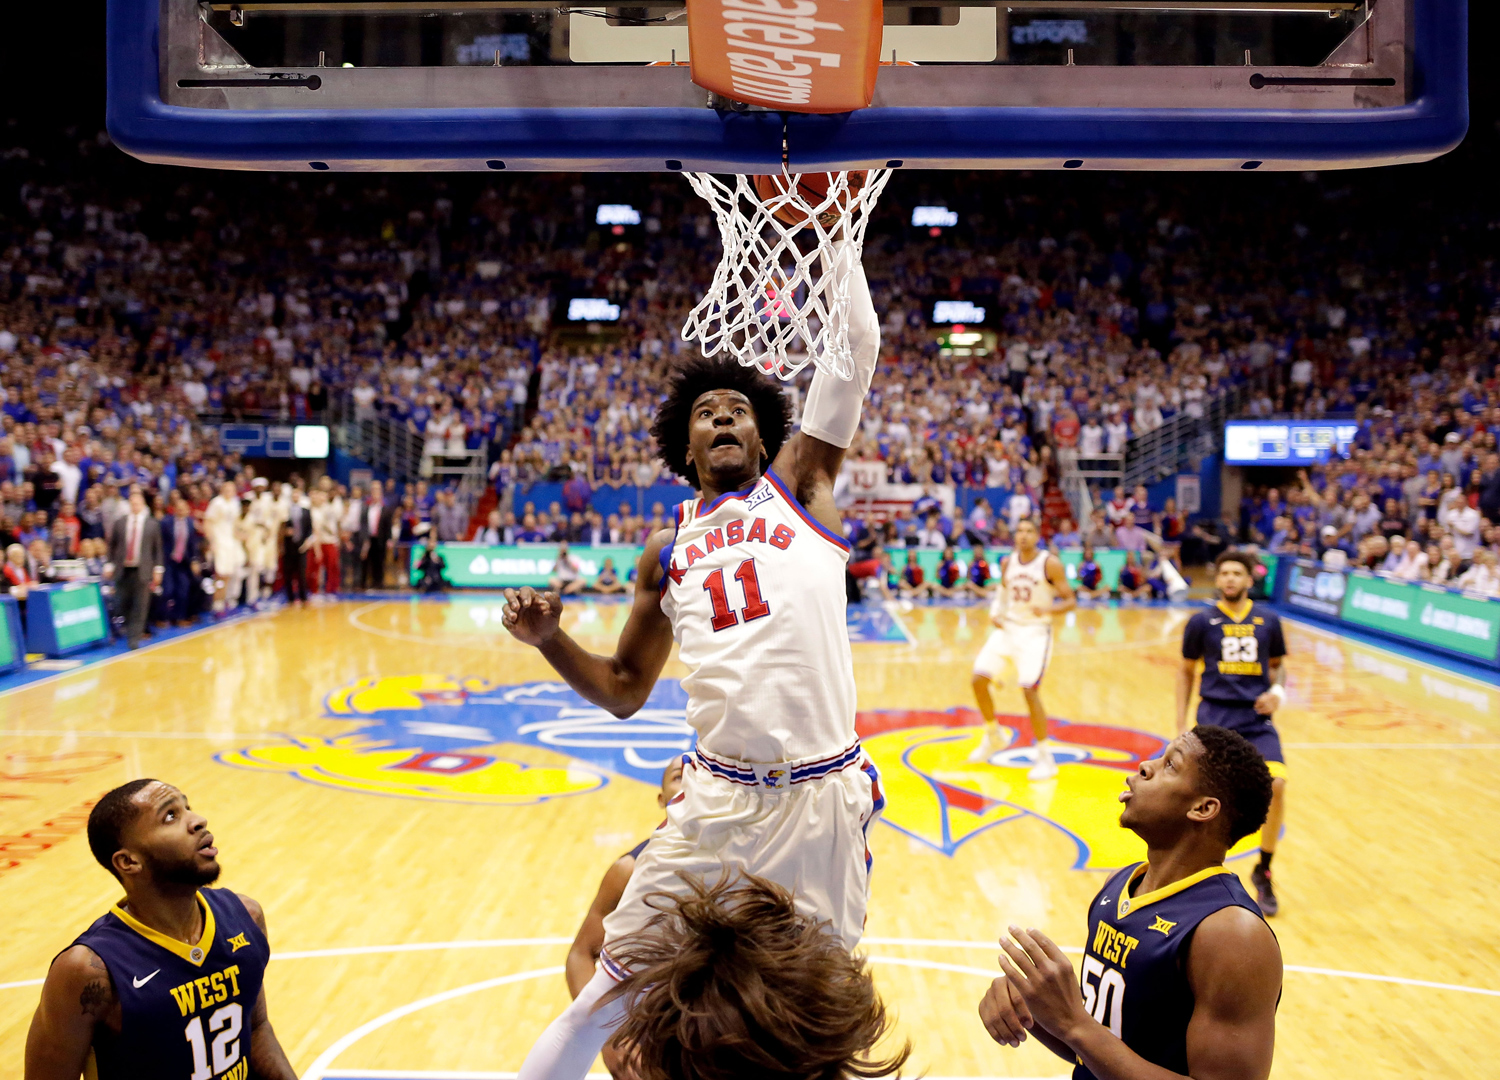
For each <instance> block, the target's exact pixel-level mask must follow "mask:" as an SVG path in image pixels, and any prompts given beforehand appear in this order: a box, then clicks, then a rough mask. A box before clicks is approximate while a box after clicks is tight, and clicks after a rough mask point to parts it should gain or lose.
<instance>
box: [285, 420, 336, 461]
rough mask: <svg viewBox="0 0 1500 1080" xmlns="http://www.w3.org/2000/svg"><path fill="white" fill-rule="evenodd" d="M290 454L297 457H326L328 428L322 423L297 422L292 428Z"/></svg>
mask: <svg viewBox="0 0 1500 1080" xmlns="http://www.w3.org/2000/svg"><path fill="white" fill-rule="evenodd" d="M292 456H293V457H298V458H326V457H327V456H328V428H327V427H325V426H324V425H323V424H298V425H297V426H296V427H294V428H293V429H292Z"/></svg>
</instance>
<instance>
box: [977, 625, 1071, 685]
mask: <svg viewBox="0 0 1500 1080" xmlns="http://www.w3.org/2000/svg"><path fill="white" fill-rule="evenodd" d="M1051 657H1052V627H1050V626H1046V625H1042V624H1037V625H1034V626H1033V625H1031V624H1029V623H1022V624H1020V625H1013V626H1006V627H1003V628H1001V629H999V630H992V631H990V636H989V637H988V638H986V639H985V642H984V648H982V649H980V650H979V655H978V656H976V657H975V658H974V674H975V675H983V676H984V677H985V678H987V679H990V680H991V681H995V682H998V681H999V675H1000V670H1001V667H1000V662H1001V661H1002V660H1005V659H1006V658H1009V659H1010V662H1011V663H1012V664H1014V665H1016V681H1017V682H1019V683H1020V684H1021V686H1022V687H1024V688H1025V689H1027V690H1031V689H1034V688H1036V687H1037V686H1039V685H1040V684H1041V681H1042V676H1043V675H1045V674H1047V661H1048V660H1049V659H1051Z"/></svg>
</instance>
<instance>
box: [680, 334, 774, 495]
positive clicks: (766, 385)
mask: <svg viewBox="0 0 1500 1080" xmlns="http://www.w3.org/2000/svg"><path fill="white" fill-rule="evenodd" d="M713 390H733V391H735V392H736V393H739V394H744V395H745V398H746V399H747V400H748V401H749V402H750V407H751V409H753V410H754V411H755V427H756V430H757V431H759V432H760V441H761V444H762V445H763V446H764V447H765V451H766V459H767V461H775V460H776V455H777V454H778V453H780V452H781V448H782V446H783V445H784V444H785V443H786V440H787V438H788V436H790V435H791V432H792V403H791V401H789V400H788V399H787V396H786V395H785V394H784V393H782V392H781V388H780V387H778V386H777V385H776V384H774V383H772V382H770V381H768V380H767V379H766V378H765V376H763V375H761V374H760V373H759V372H757V371H756V370H755V369H754V368H747V367H742V366H741V365H740V364H739V363H738V362H737V361H734V360H729V359H722V360H710V359H708V358H706V357H695V358H694V359H692V360H688V361H687V362H685V363H683V364H679V365H678V366H677V369H676V370H675V371H674V372H673V373H672V378H671V382H670V384H669V385H668V387H667V396H666V398H665V400H663V401H662V403H661V406H660V407H659V408H658V409H657V410H656V420H655V421H654V422H653V423H652V425H651V436H652V438H654V439H655V440H656V452H657V456H658V457H659V458H661V460H662V463H663V464H665V465H666V467H667V468H669V469H671V470H672V471H673V472H674V473H676V474H677V475H678V476H680V477H682V478H683V479H684V480H686V481H687V482H688V483H689V484H692V485H693V487H695V488H697V487H701V485H700V484H699V483H698V467H697V466H696V465H694V464H693V460H692V458H691V457H690V456H689V454H688V428H689V426H690V424H691V413H692V409H693V402H695V401H697V400H698V399H699V398H700V397H702V396H703V395H704V394H707V393H709V392H710V391H713ZM762 468H764V465H762Z"/></svg>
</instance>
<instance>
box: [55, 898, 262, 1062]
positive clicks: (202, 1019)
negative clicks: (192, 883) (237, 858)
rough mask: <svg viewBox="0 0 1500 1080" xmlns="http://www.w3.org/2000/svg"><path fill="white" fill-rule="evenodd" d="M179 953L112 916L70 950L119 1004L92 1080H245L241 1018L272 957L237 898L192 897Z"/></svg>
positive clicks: (100, 1034)
mask: <svg viewBox="0 0 1500 1080" xmlns="http://www.w3.org/2000/svg"><path fill="white" fill-rule="evenodd" d="M198 903H199V905H200V906H201V907H202V909H203V936H202V937H201V938H199V940H198V942H197V944H195V945H188V944H186V943H184V942H181V941H176V940H174V939H172V938H169V937H167V936H165V935H164V934H160V933H157V932H156V931H155V930H153V929H151V928H150V927H149V926H147V925H145V924H144V923H142V922H140V921H139V920H137V919H135V918H134V917H132V916H131V914H130V913H129V912H128V911H126V910H125V909H124V908H122V907H121V906H120V905H119V904H116V905H115V906H114V907H112V908H111V909H110V910H109V911H108V912H107V913H106V914H104V915H103V916H101V917H100V918H99V919H98V920H96V921H95V923H94V924H93V925H92V926H90V927H89V928H88V929H87V930H85V931H84V932H83V933H82V934H80V935H78V938H77V939H76V940H75V941H74V942H73V944H75V945H86V946H88V947H89V948H90V949H92V950H93V951H94V952H95V953H97V954H98V956H99V959H101V960H103V961H104V965H105V967H107V968H108V969H109V977H110V980H111V981H112V982H113V983H114V988H115V994H116V995H117V996H118V997H119V999H120V1017H121V1021H120V1033H119V1035H115V1034H114V1033H113V1032H110V1031H109V1030H108V1029H106V1028H104V1027H102V1026H101V1027H100V1028H99V1029H97V1031H96V1033H95V1036H94V1051H93V1053H94V1069H95V1072H94V1075H96V1076H97V1077H98V1080H122V1078H126V1080H133V1078H136V1077H139V1078H141V1080H145V1078H147V1077H150V1078H152V1080H246V1078H247V1077H248V1076H249V1075H250V1017H251V1015H252V1014H253V1012H254V1009H255V1002H256V1000H257V999H258V998H259V997H260V987H261V980H262V978H263V976H264V975H265V970H266V962H267V961H268V960H269V959H270V958H271V949H270V946H269V944H268V943H267V942H266V936H265V935H264V934H262V933H261V932H260V927H258V926H256V925H255V920H253V919H252V918H250V913H249V912H248V911H246V910H245V905H244V904H243V903H241V902H240V898H239V897H238V896H236V895H235V894H234V893H233V892H231V891H230V890H228V889H201V890H199V892H198Z"/></svg>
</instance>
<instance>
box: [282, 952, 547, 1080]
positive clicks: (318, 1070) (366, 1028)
mask: <svg viewBox="0 0 1500 1080" xmlns="http://www.w3.org/2000/svg"><path fill="white" fill-rule="evenodd" d="M564 970H566V969H564V968H562V967H560V966H559V967H545V968H538V969H537V970H535V971H521V972H517V973H516V974H514V975H502V976H500V977H499V978H498V979H485V980H484V981H483V982H477V983H470V984H469V985H467V986H457V987H454V988H453V989H452V990H444V991H443V992H442V993H440V994H432V995H430V996H428V997H424V998H418V999H417V1000H416V1001H413V1002H411V1003H409V1004H406V1005H402V1006H401V1007H400V1008H399V1009H392V1010H391V1011H390V1012H388V1013H383V1014H382V1015H380V1016H377V1017H375V1019H373V1020H369V1021H367V1022H365V1023H363V1024H361V1025H360V1026H359V1027H357V1028H355V1029H354V1030H353V1031H351V1032H349V1034H347V1035H344V1036H343V1037H341V1038H339V1039H338V1040H336V1041H335V1042H334V1044H333V1045H332V1046H330V1047H329V1048H328V1049H327V1050H324V1051H323V1052H322V1053H321V1054H319V1055H318V1056H317V1057H316V1058H315V1059H314V1060H313V1063H312V1064H311V1065H309V1066H308V1067H307V1071H306V1072H304V1073H303V1074H302V1080H322V1077H323V1075H324V1070H325V1069H327V1068H328V1066H330V1065H332V1064H333V1062H334V1059H335V1058H337V1057H338V1056H339V1055H340V1054H342V1053H343V1052H344V1051H345V1050H347V1049H349V1047H351V1046H353V1045H354V1044H355V1043H357V1042H359V1040H360V1039H363V1038H364V1037H365V1036H366V1035H368V1034H370V1033H371V1032H372V1031H379V1030H380V1029H381V1028H383V1027H385V1026H386V1025H387V1024H391V1023H394V1022H395V1021H397V1020H400V1019H401V1018H402V1017H403V1016H410V1015H411V1014H412V1013H414V1012H419V1011H420V1010H422V1009H425V1008H427V1007H428V1006H430V1005H440V1004H442V1003H443V1002H445V1001H452V1000H453V999H454V998H461V997H464V996H465V995H468V994H477V993H479V992H480V991H481V990H491V989H493V988H495V987H497V986H508V985H509V984H511V983H518V982H525V981H527V980H528V979H541V978H546V977H548V976H552V975H561V974H562V973H563V972H564Z"/></svg>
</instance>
